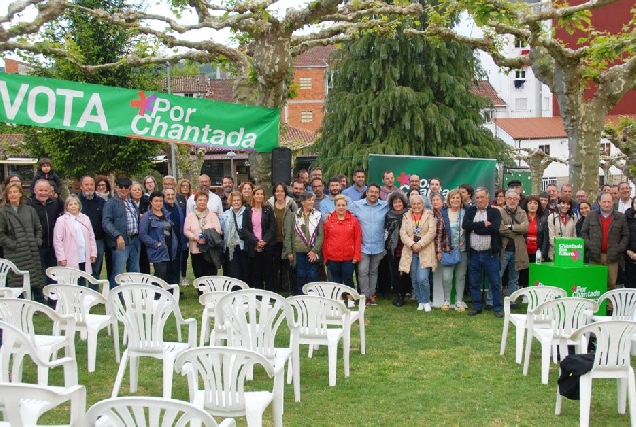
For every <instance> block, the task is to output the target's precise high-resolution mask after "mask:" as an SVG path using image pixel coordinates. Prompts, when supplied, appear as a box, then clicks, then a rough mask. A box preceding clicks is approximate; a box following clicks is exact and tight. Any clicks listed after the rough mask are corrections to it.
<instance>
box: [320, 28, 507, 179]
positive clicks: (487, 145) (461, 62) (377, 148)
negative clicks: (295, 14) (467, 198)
mask: <svg viewBox="0 0 636 427" xmlns="http://www.w3.org/2000/svg"><path fill="white" fill-rule="evenodd" d="M423 18H425V17H423ZM404 25H406V24H403V26H404ZM416 25H417V26H418V27H423V26H425V25H426V22H425V19H422V20H421V21H419V23H417V24H416ZM335 56H336V58H335V59H334V61H332V64H333V66H334V68H333V75H332V87H331V88H330V90H329V94H328V96H327V100H326V105H325V117H324V120H323V125H322V134H321V136H320V138H319V139H318V141H317V144H316V145H317V150H318V152H319V157H318V162H319V163H320V165H321V166H323V169H324V171H325V172H326V173H325V176H332V175H337V174H340V173H346V174H349V175H350V174H351V172H352V170H353V169H354V168H355V167H358V166H361V167H364V168H366V167H367V162H368V156H369V154H404V155H419V156H445V157H483V158H499V157H501V156H502V153H503V152H504V149H503V148H504V143H503V142H501V141H500V140H497V139H495V138H494V137H493V136H492V134H491V133H490V132H489V131H488V130H486V129H485V128H483V127H482V126H481V125H482V123H483V121H484V119H483V116H482V114H481V112H480V110H481V108H482V107H483V106H484V103H485V100H483V99H481V98H478V97H476V96H474V95H473V94H471V93H470V91H469V88H470V85H471V83H472V81H473V78H474V57H473V54H472V51H471V50H470V49H469V48H467V47H465V46H464V45H461V44H459V43H456V42H446V43H443V42H442V43H435V44H434V43H432V42H429V41H427V40H425V39H423V38H408V37H405V36H403V35H401V28H398V29H397V31H396V36H395V37H386V36H385V35H378V34H369V35H366V36H364V37H362V38H360V39H358V40H356V41H353V42H350V43H348V44H346V45H344V46H343V48H342V49H339V50H338V51H337V53H336V54H335Z"/></svg>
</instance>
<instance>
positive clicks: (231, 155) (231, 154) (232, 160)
mask: <svg viewBox="0 0 636 427" xmlns="http://www.w3.org/2000/svg"><path fill="white" fill-rule="evenodd" d="M225 155H226V156H228V157H229V158H230V176H231V177H232V190H234V189H236V176H235V174H234V158H235V157H236V153H235V152H234V151H228V152H227V153H225Z"/></svg>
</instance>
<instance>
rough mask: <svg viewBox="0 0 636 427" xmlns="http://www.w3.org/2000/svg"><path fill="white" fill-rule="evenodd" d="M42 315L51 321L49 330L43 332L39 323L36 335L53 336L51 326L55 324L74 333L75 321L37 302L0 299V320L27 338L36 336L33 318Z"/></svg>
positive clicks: (20, 299)
mask: <svg viewBox="0 0 636 427" xmlns="http://www.w3.org/2000/svg"><path fill="white" fill-rule="evenodd" d="M39 313H43V314H45V315H46V316H47V317H49V318H50V319H51V321H52V323H51V324H50V329H48V328H47V329H46V330H43V329H42V326H41V323H42V322H40V327H39V328H38V333H40V334H43V333H46V334H49V335H51V334H53V326H54V323H55V322H59V323H60V324H61V325H64V329H67V328H70V329H71V332H72V333H75V321H74V319H73V318H72V317H70V316H63V315H60V314H58V313H56V312H55V310H53V309H52V308H50V307H48V306H46V305H44V304H40V303H39V302H35V301H29V300H25V299H22V298H2V299H0V319H2V320H3V321H5V322H7V323H9V324H10V325H12V326H15V327H16V328H18V329H19V330H20V331H22V332H24V333H25V334H26V335H27V336H30V337H31V340H33V338H32V337H33V336H34V335H35V334H36V331H35V324H34V322H33V318H34V317H35V316H36V315H37V314H39Z"/></svg>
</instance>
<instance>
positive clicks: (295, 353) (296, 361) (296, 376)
mask: <svg viewBox="0 0 636 427" xmlns="http://www.w3.org/2000/svg"><path fill="white" fill-rule="evenodd" d="M299 353H300V349H299V348H298V345H296V346H295V348H294V349H293V350H292V354H291V360H292V362H293V363H292V366H291V368H292V372H293V380H294V400H295V401H296V402H300V355H299Z"/></svg>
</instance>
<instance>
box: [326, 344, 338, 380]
mask: <svg viewBox="0 0 636 427" xmlns="http://www.w3.org/2000/svg"><path fill="white" fill-rule="evenodd" d="M327 354H328V356H329V386H330V387H334V386H335V385H336V366H337V364H338V340H337V339H336V340H330V341H329V343H328V344H327Z"/></svg>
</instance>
